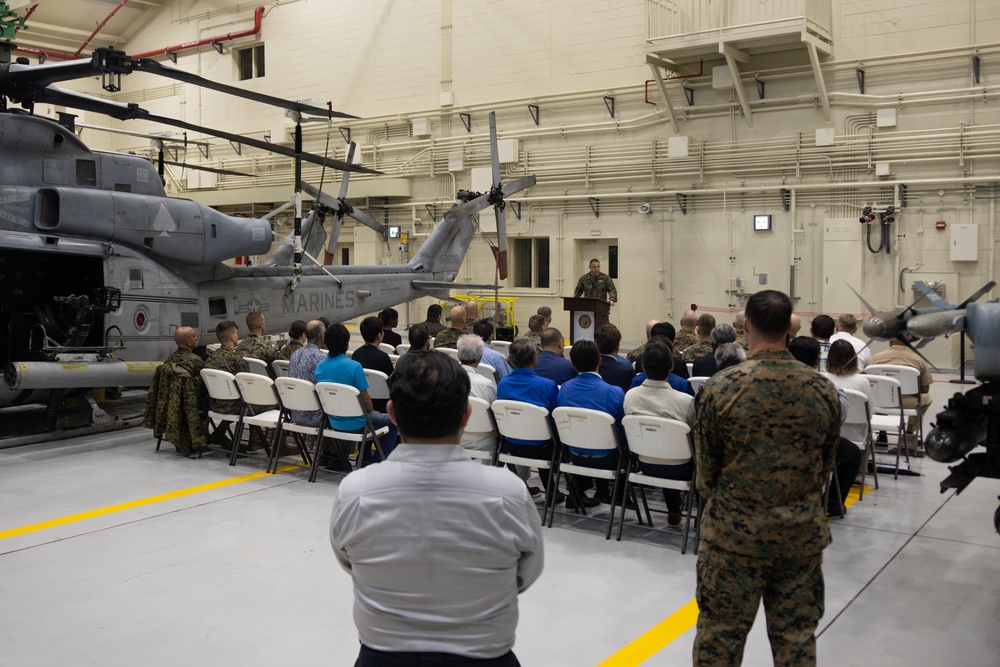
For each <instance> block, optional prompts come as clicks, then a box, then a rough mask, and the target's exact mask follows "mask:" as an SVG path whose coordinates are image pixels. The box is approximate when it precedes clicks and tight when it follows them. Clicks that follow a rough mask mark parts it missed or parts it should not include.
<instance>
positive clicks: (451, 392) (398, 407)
mask: <svg viewBox="0 0 1000 667" xmlns="http://www.w3.org/2000/svg"><path fill="white" fill-rule="evenodd" d="M389 400H391V401H392V408H393V415H394V417H395V421H396V426H398V427H399V433H400V435H401V436H402V437H403V439H404V440H405V439H406V438H407V437H408V436H409V437H412V438H417V439H427V440H434V439H441V438H445V437H448V436H451V435H455V436H457V434H458V432H459V431H460V430H461V428H462V420H463V419H464V418H465V410H466V406H467V405H468V404H469V374H468V373H467V372H466V371H465V369H464V368H462V367H461V366H460V365H459V363H458V362H457V361H455V360H454V359H452V358H451V357H449V356H448V355H445V354H442V353H440V352H434V351H433V350H430V351H427V352H421V353H419V354H404V355H403V356H401V357H400V358H399V361H398V362H396V369H395V371H393V373H392V376H391V377H390V378H389ZM456 442H457V438H456Z"/></svg>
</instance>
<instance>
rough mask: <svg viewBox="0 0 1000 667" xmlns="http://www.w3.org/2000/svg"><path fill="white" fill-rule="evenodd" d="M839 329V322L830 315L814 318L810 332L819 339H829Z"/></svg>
mask: <svg viewBox="0 0 1000 667" xmlns="http://www.w3.org/2000/svg"><path fill="white" fill-rule="evenodd" d="M836 328H837V322H836V321H835V320H834V319H833V318H832V317H830V316H829V315H817V316H816V317H814V318H813V321H812V325H811V326H810V327H809V330H810V331H812V334H813V336H816V337H817V338H829V337H830V336H832V335H833V332H834V330H835V329H836Z"/></svg>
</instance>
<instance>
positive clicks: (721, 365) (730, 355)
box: [715, 343, 747, 372]
mask: <svg viewBox="0 0 1000 667" xmlns="http://www.w3.org/2000/svg"><path fill="white" fill-rule="evenodd" d="M746 360H747V353H746V351H745V350H744V349H743V346H742V345H740V344H739V343H723V344H722V345H720V346H719V347H717V348H715V365H716V372H719V371H724V370H726V369H727V368H729V367H730V366H735V365H736V364H739V363H742V362H744V361H746Z"/></svg>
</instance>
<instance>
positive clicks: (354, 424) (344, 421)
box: [300, 320, 397, 460]
mask: <svg viewBox="0 0 1000 667" xmlns="http://www.w3.org/2000/svg"><path fill="white" fill-rule="evenodd" d="M383 322H384V320H383ZM325 339H326V349H327V351H328V352H327V357H326V359H324V360H323V361H321V362H320V363H319V365H317V366H316V382H317V383H319V382H336V383H338V384H346V385H349V386H351V387H354V388H356V389H357V390H358V391H360V392H361V401H362V403H363V404H364V407H365V410H366V411H367V412H368V418H369V419H370V420H371V423H372V426H373V427H374V428H375V430H376V431H377V430H378V429H380V428H382V427H383V426H388V427H389V431H388V432H387V433H386V434H385V435H383V436H382V437H381V438H379V442H380V443H381V445H382V452H383V453H384V454H385V456H387V457H388V456H389V454H391V453H392V450H393V448H394V447H395V446H396V433H397V431H396V425H395V424H393V423H392V420H390V419H389V415H387V414H386V413H384V412H376V411H375V407H374V406H373V405H372V399H371V396H369V395H368V380H367V379H366V378H365V372H364V369H362V368H361V364H359V363H358V362H356V361H354V360H353V359H348V357H347V354H346V353H347V348H348V346H349V345H350V344H351V332H350V331H348V330H347V327H345V326H344V325H343V324H334V325H332V326H331V327H330V328H329V329H327V330H326V335H325ZM300 352H301V350H300ZM327 419H328V420H329V421H330V427H331V428H333V429H335V430H337V431H346V432H349V433H360V432H361V431H363V430H364V428H365V418H364V417H360V416H359V417H338V416H335V415H327ZM364 456H365V460H369V459H370V457H371V456H372V453H371V448H370V447H369V448H367V449H366V450H365V453H364ZM376 456H377V455H376Z"/></svg>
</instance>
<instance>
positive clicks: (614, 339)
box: [594, 324, 622, 354]
mask: <svg viewBox="0 0 1000 667" xmlns="http://www.w3.org/2000/svg"><path fill="white" fill-rule="evenodd" d="M594 342H595V343H596V344H597V349H598V350H600V351H601V354H614V353H615V349H616V348H617V347H618V344H619V343H621V342H622V332H621V331H619V330H618V327H616V326H615V325H613V324H605V325H604V326H603V327H601V328H600V329H598V330H597V332H596V333H595V334H594Z"/></svg>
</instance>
